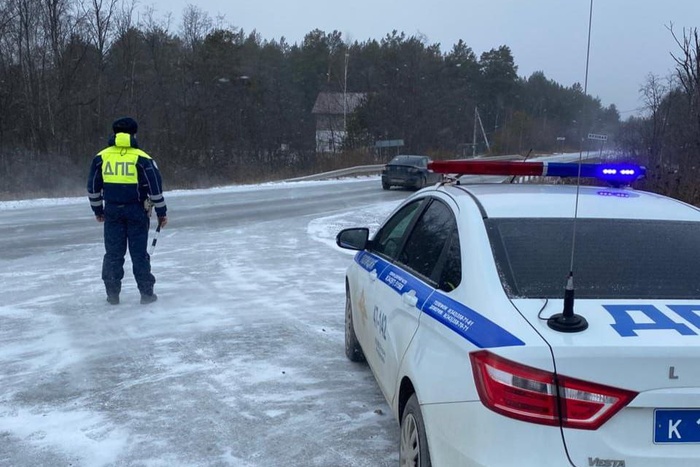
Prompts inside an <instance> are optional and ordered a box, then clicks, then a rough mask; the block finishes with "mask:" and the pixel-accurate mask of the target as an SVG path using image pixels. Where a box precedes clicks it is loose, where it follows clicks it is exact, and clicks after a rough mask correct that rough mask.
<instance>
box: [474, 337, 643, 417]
mask: <svg viewBox="0 0 700 467" xmlns="http://www.w3.org/2000/svg"><path fill="white" fill-rule="evenodd" d="M470 357H471V361H472V371H473V372H474V381H475V383H476V388H477V390H478V392H479V398H480V399H481V402H482V403H483V404H484V405H485V406H486V407H488V408H489V409H491V410H493V411H494V412H497V413H500V414H502V415H505V416H506V417H510V418H515V419H518V420H523V421H526V422H531V423H538V424H542V425H559V424H560V423H561V425H562V426H563V427H565V428H579V429H583V430H596V429H598V428H599V427H600V426H601V425H603V423H605V422H606V421H607V420H609V419H610V417H612V416H613V415H615V414H616V413H617V412H618V411H619V410H620V409H622V408H623V407H624V406H626V405H627V404H628V403H629V402H630V401H631V400H632V399H633V398H634V397H635V396H636V395H637V393H636V392H633V391H627V390H625V389H617V388H613V387H610V386H604V385H601V384H595V383H589V382H587V381H581V380H578V379H574V378H568V377H566V376H560V375H555V374H554V373H550V372H548V371H544V370H539V369H537V368H532V367H529V366H525V365H521V364H519V363H515V362H511V361H510V360H506V359H505V358H502V357H499V356H498V355H494V354H492V353H491V352H488V351H486V350H482V351H478V352H474V353H472V354H471V355H470Z"/></svg>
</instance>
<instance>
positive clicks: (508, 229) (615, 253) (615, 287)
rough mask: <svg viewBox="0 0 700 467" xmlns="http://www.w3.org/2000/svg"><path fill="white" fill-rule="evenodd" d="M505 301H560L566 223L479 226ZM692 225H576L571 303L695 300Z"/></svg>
mask: <svg viewBox="0 0 700 467" xmlns="http://www.w3.org/2000/svg"><path fill="white" fill-rule="evenodd" d="M486 226H487V229H488V232H489V238H490V241H491V248H492V250H493V254H494V258H495V260H496V265H497V267H498V271H499V274H500V276H501V281H502V283H503V287H504V289H505V290H506V293H508V295H509V296H510V297H512V298H561V297H563V295H564V286H565V283H566V277H567V276H568V273H569V270H570V265H571V251H572V243H574V240H573V239H574V235H573V229H574V222H573V219H529V218H525V219H522V218H518V219H513V218H511V219H486ZM699 268H700V223H699V222H680V221H649V220H644V221H642V220H622V219H578V220H577V221H576V235H575V249H574V288H575V290H576V297H577V298H590V299H616V298H618V299H698V298H700V275H699V274H698V272H699Z"/></svg>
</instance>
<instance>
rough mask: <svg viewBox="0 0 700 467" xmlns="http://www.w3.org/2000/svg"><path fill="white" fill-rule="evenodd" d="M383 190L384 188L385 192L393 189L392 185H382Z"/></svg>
mask: <svg viewBox="0 0 700 467" xmlns="http://www.w3.org/2000/svg"><path fill="white" fill-rule="evenodd" d="M382 188H384V189H385V190H388V189H390V188H391V185H389V184H388V183H382Z"/></svg>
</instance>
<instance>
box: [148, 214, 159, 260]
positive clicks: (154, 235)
mask: <svg viewBox="0 0 700 467" xmlns="http://www.w3.org/2000/svg"><path fill="white" fill-rule="evenodd" d="M159 233H160V219H158V227H156V233H155V234H153V240H151V247H150V248H149V249H148V255H149V256H150V255H152V254H153V250H155V249H156V243H158V234H159Z"/></svg>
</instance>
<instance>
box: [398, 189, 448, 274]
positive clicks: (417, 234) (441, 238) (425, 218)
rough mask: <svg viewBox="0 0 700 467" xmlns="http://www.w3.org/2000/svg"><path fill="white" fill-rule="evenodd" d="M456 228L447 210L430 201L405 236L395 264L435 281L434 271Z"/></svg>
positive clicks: (443, 205)
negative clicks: (398, 263)
mask: <svg viewBox="0 0 700 467" xmlns="http://www.w3.org/2000/svg"><path fill="white" fill-rule="evenodd" d="M456 228H457V227H456V222H455V218H454V215H453V214H452V211H451V210H450V208H448V207H447V206H446V205H445V204H444V203H442V202H441V201H438V200H433V201H432V202H431V203H430V205H429V206H428V208H427V209H426V210H425V213H424V214H423V215H422V216H421V217H420V219H418V222H416V226H415V227H414V228H413V230H412V231H411V233H410V235H409V236H408V240H407V241H406V245H405V246H404V248H403V250H402V251H401V254H400V255H399V258H398V259H399V262H400V263H402V264H405V265H406V266H407V267H409V268H410V269H412V270H413V271H415V272H417V273H419V274H420V275H422V276H424V277H426V278H428V279H432V280H435V279H436V277H435V276H436V274H434V273H435V272H436V269H435V268H436V266H437V265H438V261H439V260H440V257H441V255H442V252H443V249H444V248H445V245H446V244H447V241H448V239H450V237H451V235H452V233H453V231H456Z"/></svg>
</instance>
